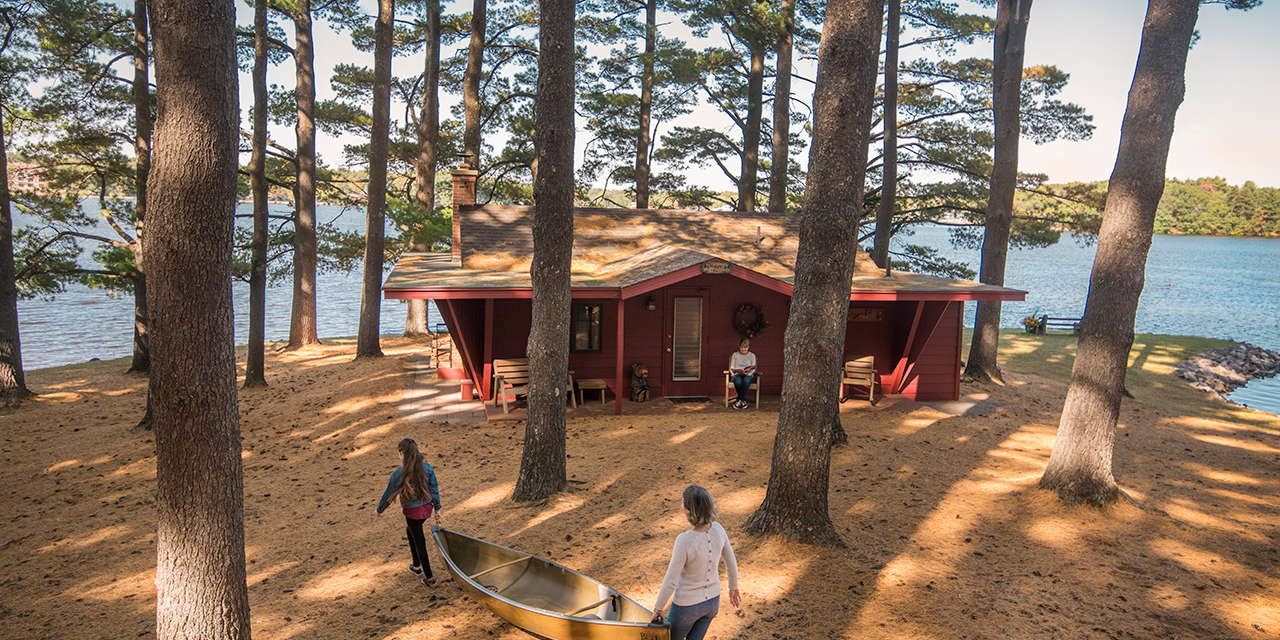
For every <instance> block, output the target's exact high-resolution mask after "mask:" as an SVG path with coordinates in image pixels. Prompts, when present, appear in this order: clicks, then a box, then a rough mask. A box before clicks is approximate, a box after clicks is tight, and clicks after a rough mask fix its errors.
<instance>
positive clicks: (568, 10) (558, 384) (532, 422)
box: [512, 0, 575, 502]
mask: <svg viewBox="0 0 1280 640" xmlns="http://www.w3.org/2000/svg"><path fill="white" fill-rule="evenodd" d="M538 4H539V7H540V8H541V17H540V18H539V36H538V39H539V52H540V53H539V55H538V98H537V106H536V111H537V115H536V117H537V121H536V126H537V133H536V134H535V138H534V148H535V149H536V152H537V156H538V159H537V163H538V173H537V177H535V178H534V183H533V197H534V205H533V207H534V209H533V264H532V265H531V266H530V269H529V275H530V278H531V279H532V282H533V318H532V320H531V326H530V328H529V341H528V346H527V347H526V349H527V353H528V354H529V421H528V422H527V423H526V425H525V435H524V454H523V456H522V457H521V460H520V477H519V479H518V480H517V481H516V488H515V492H514V494H513V496H512V497H513V499H515V500H516V501H519V502H524V501H528V500H540V499H542V498H545V497H547V496H549V495H551V494H553V493H555V492H557V491H559V490H561V489H563V488H564V486H565V483H566V482H567V480H568V478H567V476H566V467H565V461H564V455H565V402H567V400H568V396H567V394H569V393H572V390H571V389H569V388H568V380H569V305H570V281H569V271H570V268H569V267H570V259H571V257H572V252H573V137H574V121H573V107H574V44H573V36H574V33H573V28H574V4H575V3H574V2H572V1H570V0H541V2H539V3H538Z"/></svg>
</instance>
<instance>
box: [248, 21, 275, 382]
mask: <svg viewBox="0 0 1280 640" xmlns="http://www.w3.org/2000/svg"><path fill="white" fill-rule="evenodd" d="M253 34H254V36H253V80H252V82H253V142H252V146H253V149H252V151H251V154H250V156H249V189H250V191H252V192H253V237H252V239H250V241H249V252H250V255H251V257H250V261H251V263H250V266H249V344H248V355H247V356H246V357H245V368H244V387H245V388H246V389H249V388H253V387H265V386H267V377H266V374H267V358H266V349H267V344H266V343H267V234H268V233H270V229H269V228H268V226H267V225H268V224H269V221H268V217H267V216H268V214H269V212H270V206H271V204H270V202H268V200H267V162H266V159H267V109H268V107H267V62H268V61H267V53H268V50H267V48H268V42H267V3H266V2H262V1H258V2H255V3H254V6H253Z"/></svg>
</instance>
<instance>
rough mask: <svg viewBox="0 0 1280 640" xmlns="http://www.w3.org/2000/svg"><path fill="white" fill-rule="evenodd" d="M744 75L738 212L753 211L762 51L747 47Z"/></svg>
mask: <svg viewBox="0 0 1280 640" xmlns="http://www.w3.org/2000/svg"><path fill="white" fill-rule="evenodd" d="M750 65H751V66H750V69H749V70H748V72H747V120H746V128H745V129H743V131H742V175H741V176H740V177H739V178H738V210H739V211H748V212H750V211H755V210H756V180H757V179H758V178H759V175H760V124H761V119H762V118H763V117H764V47H762V46H760V45H759V44H752V45H751V61H750Z"/></svg>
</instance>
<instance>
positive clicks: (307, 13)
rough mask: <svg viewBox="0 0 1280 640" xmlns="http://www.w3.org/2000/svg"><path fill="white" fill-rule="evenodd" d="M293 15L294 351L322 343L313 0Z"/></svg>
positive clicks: (302, 1) (291, 338)
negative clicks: (318, 322) (318, 307)
mask: <svg viewBox="0 0 1280 640" xmlns="http://www.w3.org/2000/svg"><path fill="white" fill-rule="evenodd" d="M294 11H295V13H294V14H292V17H293V27H294V33H295V35H294V47H293V60H294V65H295V66H296V67H297V80H296V83H297V86H296V87H295V89H294V92H295V93H294V99H295V100H296V101H297V104H298V124H297V126H296V127H295V129H294V131H295V133H296V135H297V138H298V153H297V161H298V184H297V188H296V190H295V194H296V195H295V202H294V206H295V209H296V211H295V213H294V220H293V231H294V241H293V311H292V315H291V316H290V318H289V344H288V345H287V347H288V348H289V349H297V348H300V347H305V346H307V345H309V344H315V343H317V342H320V339H319V337H318V336H317V335H316V70H315V46H314V44H313V41H312V39H311V0H298V2H297V4H296V6H295V7H294Z"/></svg>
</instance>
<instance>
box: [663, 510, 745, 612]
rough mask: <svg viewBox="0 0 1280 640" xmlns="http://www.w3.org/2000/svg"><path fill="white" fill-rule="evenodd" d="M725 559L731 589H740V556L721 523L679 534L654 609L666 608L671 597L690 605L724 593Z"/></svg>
mask: <svg viewBox="0 0 1280 640" xmlns="http://www.w3.org/2000/svg"><path fill="white" fill-rule="evenodd" d="M721 559H724V568H725V573H726V574H728V576H729V590H730V591H733V590H734V589H737V588H738V559H737V558H736V557H734V555H733V546H732V545H730V544H729V535H728V534H726V533H725V532H724V527H722V526H720V523H719V522H712V523H711V527H710V528H708V529H707V530H706V531H694V530H693V529H690V530H688V531H686V532H684V533H682V534H680V535H679V536H676V544H675V547H674V548H672V549H671V564H669V565H667V575H666V576H664V577H663V578H662V589H661V590H659V591H658V604H656V605H654V611H658V610H661V609H664V608H666V606H667V599H668V598H671V601H672V602H674V603H676V604H678V605H680V606H682V607H687V606H690V605H695V604H698V603H699V602H702V601H704V600H710V599H711V598H714V597H716V596H718V595H720V560H721ZM672 593H674V594H675V597H674V598H673V597H672Z"/></svg>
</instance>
